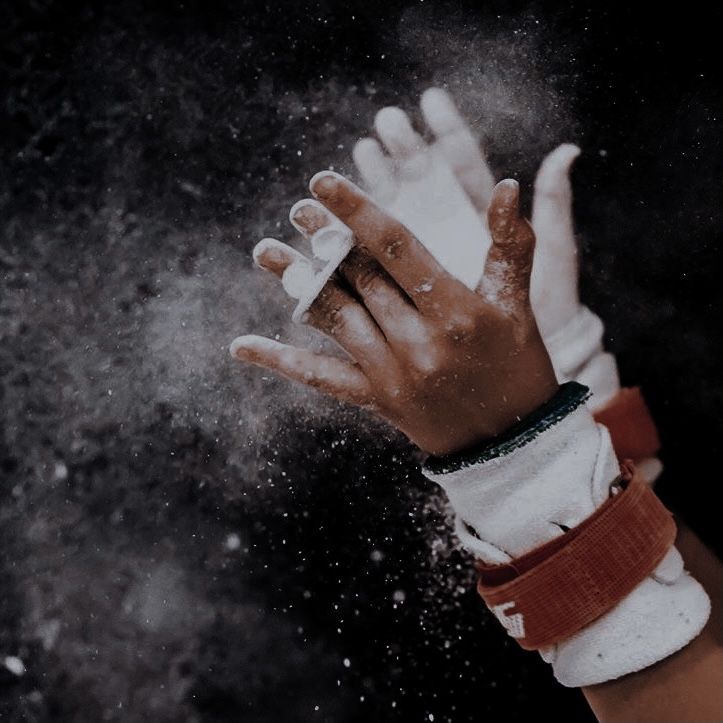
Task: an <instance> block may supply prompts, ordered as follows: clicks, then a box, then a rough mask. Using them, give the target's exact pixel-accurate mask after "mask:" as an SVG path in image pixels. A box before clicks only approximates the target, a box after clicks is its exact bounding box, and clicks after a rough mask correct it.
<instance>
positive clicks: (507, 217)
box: [477, 178, 535, 313]
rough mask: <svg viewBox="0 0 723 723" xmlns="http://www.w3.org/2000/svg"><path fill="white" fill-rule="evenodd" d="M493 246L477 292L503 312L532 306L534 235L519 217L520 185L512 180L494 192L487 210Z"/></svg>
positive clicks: (526, 223)
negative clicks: (531, 283) (530, 295)
mask: <svg viewBox="0 0 723 723" xmlns="http://www.w3.org/2000/svg"><path fill="white" fill-rule="evenodd" d="M487 220H488V224H489V229H490V235H491V236H492V246H491V247H490V250H489V253H488V254H487V260H486V262H485V270H484V274H483V276H482V280H481V281H480V283H479V285H478V287H477V291H478V293H480V294H482V295H483V296H484V297H485V298H486V300H487V301H488V302H489V303H491V304H494V305H495V306H497V307H499V308H500V309H501V310H502V311H504V312H509V313H512V312H515V311H519V310H521V309H523V308H525V307H527V306H528V305H529V291H530V274H531V271H532V257H533V254H534V251H535V234H534V232H533V231H532V227H531V226H530V224H529V223H528V222H527V221H526V220H525V219H524V218H522V217H521V216H520V186H519V184H518V183H517V181H514V180H512V179H511V178H508V179H505V180H504V181H500V182H499V183H498V184H497V185H496V186H495V187H494V189H493V191H492V199H491V200H490V205H489V208H488V210H487Z"/></svg>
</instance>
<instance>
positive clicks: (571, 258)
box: [354, 88, 580, 339]
mask: <svg viewBox="0 0 723 723" xmlns="http://www.w3.org/2000/svg"><path fill="white" fill-rule="evenodd" d="M421 107H422V114H423V116H424V119H425V121H426V123H427V125H428V126H429V129H430V130H431V131H432V133H433V134H434V136H435V140H434V142H433V143H432V144H431V145H430V144H427V143H425V141H424V139H423V138H422V137H421V136H420V135H419V134H418V133H417V132H416V131H415V130H414V128H413V127H412V124H411V123H410V121H409V118H408V116H407V114H406V113H404V111H402V110H401V109H400V108H396V107H388V108H383V109H382V110H380V111H379V113H378V114H377V116H376V119H375V124H374V125H375V130H376V133H377V135H378V136H379V139H380V140H381V142H382V143H383V145H384V147H386V150H387V152H388V153H385V152H384V150H383V148H382V145H381V144H380V143H379V141H377V140H376V139H374V138H364V139H362V140H361V141H359V142H358V143H357V145H356V147H355V148H354V161H355V163H356V165H357V168H358V169H359V172H360V173H361V175H362V178H363V179H364V182H365V184H366V187H367V190H368V191H369V193H370V194H371V196H372V197H373V198H374V199H375V201H376V202H377V203H378V204H379V205H380V206H382V207H383V208H384V209H385V210H387V211H388V212H389V213H391V214H392V215H393V216H395V217H396V218H397V219H398V220H399V221H401V222H402V223H403V224H404V225H405V226H407V227H408V228H409V229H410V230H411V231H412V232H413V233H414V234H415V235H416V237H417V238H418V239H419V240H420V241H421V242H422V243H423V244H424V245H425V246H426V247H427V249H428V250H429V251H430V252H431V253H432V254H433V255H434V256H435V257H436V258H437V260H438V261H439V262H440V263H441V264H442V265H443V266H444V267H445V268H446V269H447V270H448V271H449V272H450V273H452V274H454V275H455V276H457V278H459V279H460V280H462V281H463V282H464V283H466V284H467V285H468V286H469V287H470V288H474V287H475V286H476V285H477V283H478V282H479V280H480V277H481V276H482V270H483V268H484V260H485V256H486V253H487V250H488V248H489V246H490V239H489V232H488V230H487V209H488V206H489V201H490V198H491V195H492V189H493V188H494V185H495V180H494V176H493V174H492V171H491V170H490V168H489V166H488V164H487V161H486V160H485V157H484V155H483V153H482V150H481V148H480V144H479V142H478V140H477V139H476V138H475V136H474V135H473V133H472V131H471V130H470V128H469V126H468V125H467V124H466V123H465V121H464V119H463V118H462V116H461V114H460V113H459V111H458V110H457V108H456V106H455V105H454V103H453V101H452V99H451V98H450V97H449V95H448V94H447V93H446V92H445V91H444V90H442V89H441V88H430V89H428V90H427V91H426V92H425V93H424V94H423V96H422V100H421ZM579 153H580V151H579V149H578V148H577V147H576V146H574V145H571V144H563V145H561V146H559V147H558V148H557V149H555V150H554V151H553V152H552V153H550V155H548V156H547V157H546V158H545V160H544V161H543V163H542V165H541V167H540V170H539V172H538V174H537V179H536V182H535V195H534V202H533V214H532V226H533V228H534V230H535V234H536V236H537V248H536V251H535V260H534V266H533V274H532V287H531V297H532V306H533V309H534V312H535V316H536V318H537V323H538V325H539V328H540V331H541V333H542V335H543V337H544V338H545V339H549V338H550V337H552V336H553V335H554V334H555V333H556V332H557V331H559V330H561V329H562V328H563V327H564V326H565V325H566V324H567V323H568V322H569V321H570V320H571V319H572V318H573V317H574V316H575V315H576V314H577V313H578V311H579V310H580V302H579V298H578V283H577V278H578V271H577V247H576V244H575V236H574V231H573V222H572V190H571V187H570V179H569V170H570V166H571V165H572V162H573V161H574V160H575V158H576V157H577V156H578V155H579Z"/></svg>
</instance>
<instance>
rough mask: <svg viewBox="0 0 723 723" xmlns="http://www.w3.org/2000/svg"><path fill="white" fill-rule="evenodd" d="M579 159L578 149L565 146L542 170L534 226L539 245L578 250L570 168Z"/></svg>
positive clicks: (538, 177) (549, 159)
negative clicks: (548, 244) (573, 219)
mask: <svg viewBox="0 0 723 723" xmlns="http://www.w3.org/2000/svg"><path fill="white" fill-rule="evenodd" d="M579 155H580V149H579V148H578V147H577V146H575V145H573V144H571V143H564V144H563V145H561V146H558V147H557V148H556V149H555V150H554V151H552V153H550V154H549V155H548V156H547V157H546V158H545V160H544V161H543V162H542V165H541V166H540V170H539V171H538V173H537V178H536V179H535V197H534V201H533V209H532V226H533V228H534V229H535V233H536V234H537V238H538V243H539V244H540V245H542V244H547V243H550V244H555V245H556V246H557V247H558V248H560V247H561V248H566V247H567V248H569V247H571V248H572V249H573V250H574V248H575V236H574V231H573V222H572V187H571V185H570V167H571V166H572V163H573V161H574V160H575V159H576V158H577V157H578V156H579ZM538 252H539V249H538Z"/></svg>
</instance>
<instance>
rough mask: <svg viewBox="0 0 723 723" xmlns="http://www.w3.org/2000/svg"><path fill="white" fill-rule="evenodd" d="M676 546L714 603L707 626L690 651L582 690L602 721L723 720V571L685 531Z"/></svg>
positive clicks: (685, 528)
mask: <svg viewBox="0 0 723 723" xmlns="http://www.w3.org/2000/svg"><path fill="white" fill-rule="evenodd" d="M676 545H677V547H678V549H679V550H680V552H681V554H682V555H683V559H684V560H685V563H686V567H687V568H688V569H689V570H690V572H691V573H692V574H693V575H694V576H695V577H696V578H697V579H698V580H699V581H700V582H701V583H702V585H703V587H705V589H706V590H707V592H708V594H709V595H710V597H711V603H712V609H711V616H710V619H709V620H708V624H707V625H706V626H705V628H704V629H703V631H702V632H701V634H700V635H698V637H696V638H695V639H694V640H693V641H692V642H691V643H690V644H689V645H688V646H686V647H685V648H683V649H682V650H680V651H679V652H677V653H675V654H674V655H671V656H670V657H669V658H666V659H665V660H662V661H660V662H659V663H657V664H655V665H653V666H651V667H650V668H646V669H645V670H641V671H639V672H637V673H633V674H631V675H627V676H625V677H623V678H620V679H618V680H612V681H609V682H607V683H602V684H600V685H593V686H589V687H587V688H583V693H584V695H585V698H586V699H587V701H588V703H589V704H590V707H591V708H592V710H593V712H594V713H595V715H596V716H597V717H598V719H599V720H601V721H605V722H606V723H607V722H608V721H609V722H610V723H614V722H615V721H621V722H622V721H625V722H626V723H627V722H633V721H656V722H658V721H660V723H664V722H666V721H670V722H671V723H673V722H674V723H681V722H683V721H696V723H697V722H698V721H701V722H702V721H721V720H723V615H722V610H721V604H722V602H723V601H722V595H723V565H722V564H721V562H720V560H718V558H717V557H716V556H715V555H714V554H713V553H712V552H711V551H710V550H709V549H708V548H707V547H705V545H703V543H702V542H701V541H700V540H699V539H698V537H697V536H696V535H695V533H694V532H692V531H691V530H690V529H689V528H687V527H686V526H685V525H681V526H680V529H679V533H678V537H677V540H676Z"/></svg>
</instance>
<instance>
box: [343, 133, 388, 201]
mask: <svg viewBox="0 0 723 723" xmlns="http://www.w3.org/2000/svg"><path fill="white" fill-rule="evenodd" d="M352 156H353V157H354V163H355V164H356V167H357V169H358V170H359V173H360V174H361V177H362V179H363V181H364V184H365V185H366V187H367V188H368V189H369V193H371V195H372V196H373V197H374V198H375V199H376V200H377V201H378V202H379V203H381V204H386V203H391V201H392V199H393V198H394V197H395V196H396V195H397V193H398V191H399V183H398V181H397V178H396V176H395V174H394V166H393V164H392V161H391V159H390V158H389V157H388V156H387V155H386V154H385V153H384V151H383V150H382V147H381V146H380V145H379V142H378V141H375V140H374V139H373V138H362V139H361V140H360V141H359V142H358V143H357V144H356V145H355V146H354V150H353V152H352Z"/></svg>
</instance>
